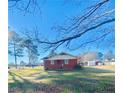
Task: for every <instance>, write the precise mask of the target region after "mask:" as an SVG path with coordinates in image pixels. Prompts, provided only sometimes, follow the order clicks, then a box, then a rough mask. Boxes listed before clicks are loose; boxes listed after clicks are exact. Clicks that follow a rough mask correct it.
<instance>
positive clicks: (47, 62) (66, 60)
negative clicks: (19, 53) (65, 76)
mask: <svg viewBox="0 0 124 93" xmlns="http://www.w3.org/2000/svg"><path fill="white" fill-rule="evenodd" d="M43 62H44V68H45V70H48V69H55V70H57V69H65V70H69V69H70V70H71V69H74V68H75V66H76V65H77V57H76V56H73V55H70V54H67V53H60V54H56V55H53V56H49V57H45V58H43Z"/></svg>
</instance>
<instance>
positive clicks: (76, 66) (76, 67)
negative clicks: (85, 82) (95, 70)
mask: <svg viewBox="0 0 124 93" xmlns="http://www.w3.org/2000/svg"><path fill="white" fill-rule="evenodd" d="M74 68H75V69H81V68H82V67H81V65H79V64H77V65H75V67H74Z"/></svg>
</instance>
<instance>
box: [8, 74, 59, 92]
mask: <svg viewBox="0 0 124 93" xmlns="http://www.w3.org/2000/svg"><path fill="white" fill-rule="evenodd" d="M9 74H10V75H11V76H12V79H13V80H14V82H13V83H9V90H8V91H9V93H59V92H60V89H59V88H58V87H57V86H52V85H48V84H43V83H41V82H40V83H34V82H31V81H28V80H26V79H23V78H22V77H21V76H19V75H16V74H14V73H12V72H9ZM17 77H18V78H19V79H21V80H22V81H23V82H20V80H18V79H17Z"/></svg>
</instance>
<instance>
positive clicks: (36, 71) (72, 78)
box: [9, 65, 115, 93]
mask: <svg viewBox="0 0 124 93" xmlns="http://www.w3.org/2000/svg"><path fill="white" fill-rule="evenodd" d="M114 89H115V77H114V65H109V66H93V67H83V68H82V69H81V70H71V71H63V70H61V71H44V70H43V67H37V68H24V69H18V70H16V69H13V70H10V71H9V93H115V90H114Z"/></svg>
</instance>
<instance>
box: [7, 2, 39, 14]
mask: <svg viewBox="0 0 124 93" xmlns="http://www.w3.org/2000/svg"><path fill="white" fill-rule="evenodd" d="M8 3H9V7H8V8H9V9H14V10H19V11H22V12H24V14H26V13H35V11H36V10H38V11H39V12H40V13H41V9H40V7H39V4H38V1H37V0H8Z"/></svg>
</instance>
